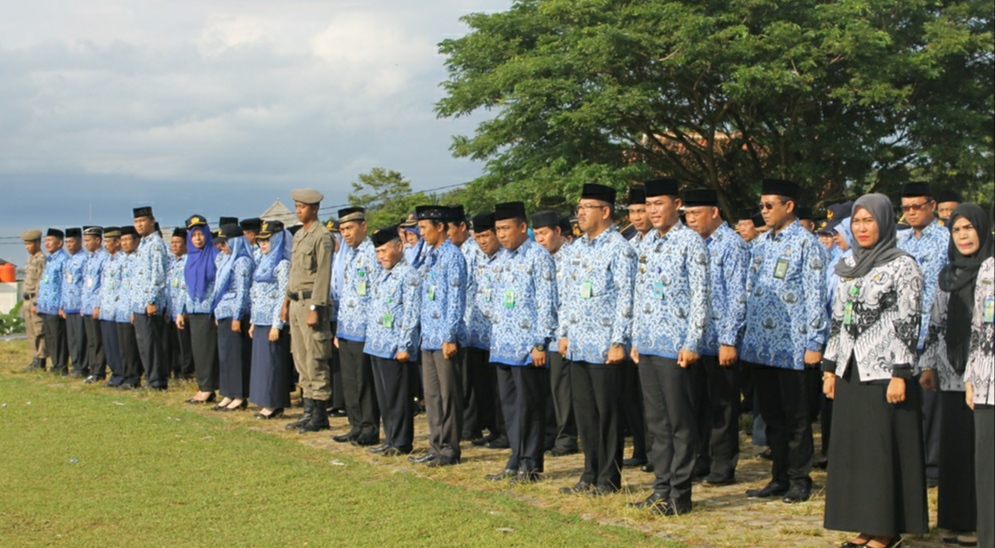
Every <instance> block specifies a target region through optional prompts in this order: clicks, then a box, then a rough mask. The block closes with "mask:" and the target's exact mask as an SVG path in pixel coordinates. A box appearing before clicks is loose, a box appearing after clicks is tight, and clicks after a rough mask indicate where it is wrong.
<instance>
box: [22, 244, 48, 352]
mask: <svg viewBox="0 0 995 548" xmlns="http://www.w3.org/2000/svg"><path fill="white" fill-rule="evenodd" d="M21 240H22V241H23V242H24V249H25V250H26V251H27V252H28V262H27V264H25V265H24V285H23V286H22V289H21V291H22V295H21V298H22V299H23V301H24V304H22V305H21V315H22V316H24V331H25V333H27V336H28V347H29V348H30V349H31V363H30V364H28V366H27V368H25V369H24V371H36V370H39V369H40V370H42V371H44V370H45V362H46V360H48V351H47V350H46V349H45V330H44V322H43V321H42V317H41V316H40V315H39V314H38V308H37V305H38V286H39V285H41V279H42V274H43V273H44V272H45V254H44V253H42V251H41V231H40V230H37V229H36V230H29V231H27V232H25V233H24V234H21Z"/></svg>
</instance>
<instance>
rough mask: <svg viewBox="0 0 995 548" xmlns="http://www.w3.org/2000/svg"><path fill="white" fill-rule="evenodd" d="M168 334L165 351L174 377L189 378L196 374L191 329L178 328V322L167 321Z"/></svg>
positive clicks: (164, 346)
mask: <svg viewBox="0 0 995 548" xmlns="http://www.w3.org/2000/svg"><path fill="white" fill-rule="evenodd" d="M165 332H166V336H165V339H164V340H165V344H164V345H163V351H164V352H165V354H166V363H168V364H169V372H170V373H171V374H172V375H173V378H174V379H189V378H192V377H193V376H194V371H195V368H194V364H193V350H192V349H191V342H190V330H189V329H177V327H176V322H170V321H167V322H166V330H165Z"/></svg>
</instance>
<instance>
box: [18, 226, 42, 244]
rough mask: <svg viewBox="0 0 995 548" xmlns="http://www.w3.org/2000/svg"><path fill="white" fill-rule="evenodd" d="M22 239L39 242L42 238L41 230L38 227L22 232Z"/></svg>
mask: <svg viewBox="0 0 995 548" xmlns="http://www.w3.org/2000/svg"><path fill="white" fill-rule="evenodd" d="M21 240H23V241H25V242H37V241H39V240H41V231H40V230H38V229H37V228H36V229H34V230H28V231H27V232H23V233H21Z"/></svg>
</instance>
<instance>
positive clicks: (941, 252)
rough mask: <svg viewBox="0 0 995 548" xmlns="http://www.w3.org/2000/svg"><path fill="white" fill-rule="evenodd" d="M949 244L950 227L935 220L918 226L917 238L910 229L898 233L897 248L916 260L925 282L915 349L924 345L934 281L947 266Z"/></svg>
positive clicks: (922, 347) (931, 308)
mask: <svg viewBox="0 0 995 548" xmlns="http://www.w3.org/2000/svg"><path fill="white" fill-rule="evenodd" d="M949 244H950V231H949V230H947V229H946V228H944V227H943V226H942V225H940V223H938V222H936V221H933V222H932V223H929V225H928V226H927V227H926V228H924V229H922V235H921V236H920V237H918V238H916V235H915V230H913V229H909V230H903V231H902V232H899V233H898V249H901V250H902V251H904V252H906V253H908V254H909V255H912V257H913V258H915V260H916V262H918V263H919V268H921V269H922V279H923V283H924V284H925V285H924V286H923V287H924V290H923V294H922V323H921V324H920V325H919V345H918V349H919V350H923V349H924V348H925V347H926V336H927V335H928V332H929V316H930V312H931V311H932V310H933V296H934V295H935V294H936V281H937V280H938V279H939V278H940V271H941V270H943V267H945V266H947V262H948V260H949V258H948V257H947V247H948V246H949Z"/></svg>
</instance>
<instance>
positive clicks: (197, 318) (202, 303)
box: [174, 215, 221, 404]
mask: <svg viewBox="0 0 995 548" xmlns="http://www.w3.org/2000/svg"><path fill="white" fill-rule="evenodd" d="M186 225H187V264H186V266H185V267H184V269H183V277H184V279H185V280H186V284H187V298H186V302H185V303H183V304H181V305H179V306H177V310H176V318H174V319H175V321H176V327H177V328H178V329H187V330H189V331H190V348H191V352H192V353H193V364H194V374H195V376H196V378H197V393H196V394H194V396H193V397H192V398H190V399H189V400H187V403H192V404H201V403H207V402H212V401H214V399H215V393H214V391H215V390H217V389H218V327H217V325H216V324H215V321H214V280H215V277H216V276H217V271H218V263H219V262H220V261H219V258H220V257H221V254H220V253H219V251H218V249H217V248H216V247H215V246H214V242H213V241H212V238H211V227H209V226H207V219H206V218H204V217H202V216H200V215H194V216H192V217H190V218H189V219H187V222H186Z"/></svg>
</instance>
